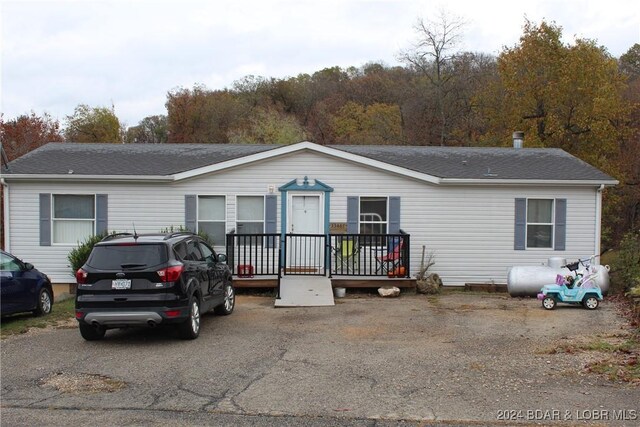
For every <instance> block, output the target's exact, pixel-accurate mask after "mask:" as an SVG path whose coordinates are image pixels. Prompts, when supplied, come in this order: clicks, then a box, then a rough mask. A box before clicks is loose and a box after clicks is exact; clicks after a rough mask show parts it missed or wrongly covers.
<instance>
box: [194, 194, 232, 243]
mask: <svg viewBox="0 0 640 427" xmlns="http://www.w3.org/2000/svg"><path fill="white" fill-rule="evenodd" d="M226 220H227V216H226V200H225V197H224V196H198V232H204V233H206V234H207V236H209V238H210V239H211V241H212V242H213V243H214V244H215V245H224V244H225V230H226Z"/></svg>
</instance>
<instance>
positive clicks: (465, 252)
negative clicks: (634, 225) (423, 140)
mask: <svg viewBox="0 0 640 427" xmlns="http://www.w3.org/2000/svg"><path fill="white" fill-rule="evenodd" d="M304 176H308V177H309V179H319V180H321V181H322V182H323V183H325V184H327V185H329V186H331V187H332V188H333V189H334V192H333V193H331V218H330V221H331V222H344V223H346V222H347V198H348V197H349V196H397V197H399V198H400V205H401V212H400V224H399V226H400V228H402V229H403V230H404V231H406V232H407V233H409V234H411V245H412V246H411V264H412V265H411V270H412V272H415V271H416V269H417V267H418V266H419V264H420V254H421V248H422V245H426V247H427V250H428V251H433V252H434V253H435V262H436V264H435V265H434V266H433V267H432V271H433V272H436V273H438V274H440V275H441V277H442V279H443V282H444V284H445V285H463V284H464V283H466V282H488V281H495V282H496V283H506V275H507V268H508V267H510V266H513V265H541V264H542V263H545V262H546V260H547V258H548V257H550V256H562V257H565V258H567V259H573V258H577V257H585V256H588V255H590V254H592V253H593V252H594V250H595V217H596V188H595V187H561V186H556V187H551V186H548V187H546V188H542V187H531V186H521V187H518V186H478V185H475V186H468V185H466V186H465V185H460V186H450V185H446V186H445V185H440V186H437V185H432V184H427V183H424V182H420V181H417V180H413V179H409V178H406V177H402V176H399V175H395V174H392V173H389V172H386V171H382V170H379V169H374V168H369V167H367V166H363V165H356V164H353V163H350V162H348V161H345V160H342V159H338V158H333V157H330V156H327V155H324V154H321V153H314V152H308V151H302V152H298V153H294V154H291V155H287V156H281V157H277V158H272V159H269V160H264V161H260V162H256V163H252V164H248V165H244V166H238V167H235V168H233V169H229V170H225V171H221V172H217V173H212V174H207V175H204V176H199V177H194V178H190V179H186V180H183V181H180V182H175V183H163V184H152V183H142V184H138V183H117V182H114V183H73V184H72V183H55V182H43V183H29V182H24V183H16V182H10V186H11V191H10V193H9V204H10V224H9V225H10V227H9V229H10V242H11V251H12V252H13V253H15V254H16V255H17V256H18V257H21V258H24V259H26V260H28V261H29V262H32V263H33V264H35V265H36V266H37V267H38V268H39V269H41V270H42V271H44V272H45V273H47V274H49V275H50V277H51V278H52V280H53V281H54V282H56V283H68V282H71V281H73V277H72V276H71V274H70V269H69V267H68V262H67V259H66V257H67V254H68V252H69V250H70V249H71V248H72V247H73V246H70V245H55V244H54V245H52V246H49V247H43V246H40V234H39V227H38V224H39V206H38V204H39V194H40V193H51V194H57V193H66V194H70V193H78V194H108V219H109V230H110V231H113V230H115V231H133V229H132V224H134V223H135V227H136V231H137V232H138V233H143V232H157V231H159V230H161V229H162V228H166V227H169V226H171V225H173V226H178V225H185V195H198V194H212V193H215V194H218V195H225V196H227V199H226V200H227V207H226V210H227V211H226V218H227V222H226V227H227V231H230V230H232V229H233V228H235V218H236V206H235V200H236V197H235V196H242V195H252V196H254V195H264V196H266V195H268V194H269V187H272V188H274V187H275V188H278V187H279V186H281V185H283V184H286V183H287V182H289V181H291V180H292V179H294V178H300V179H301V178H303V177H304ZM276 194H277V196H278V203H276V207H277V222H276V224H277V228H278V231H280V224H281V221H280V218H281V212H280V210H281V203H280V194H279V193H278V192H277V191H276ZM516 198H553V199H556V198H564V199H567V206H568V207H570V208H569V209H567V213H566V214H567V215H566V242H565V250H564V251H562V252H558V251H554V250H553V249H527V250H520V251H516V250H514V221H515V216H514V215H515V209H514V200H515V199H516ZM216 250H217V251H220V252H224V250H225V249H224V246H216Z"/></svg>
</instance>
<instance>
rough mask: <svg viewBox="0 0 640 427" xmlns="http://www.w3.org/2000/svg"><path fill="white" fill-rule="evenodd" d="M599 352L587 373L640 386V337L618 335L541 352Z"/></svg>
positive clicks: (568, 344) (561, 345)
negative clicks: (639, 361) (639, 360)
mask: <svg viewBox="0 0 640 427" xmlns="http://www.w3.org/2000/svg"><path fill="white" fill-rule="evenodd" d="M559 353H560V354H562V353H564V354H572V353H596V355H595V356H596V357H595V358H593V359H592V360H594V359H595V360H594V361H592V362H589V363H587V364H586V365H585V366H584V370H585V371H586V372H592V373H595V374H599V375H603V376H605V377H607V378H608V379H609V380H610V381H621V382H628V383H631V384H634V385H640V364H639V363H638V359H640V336H639V335H638V334H630V335H629V334H614V335H610V336H604V337H602V336H600V337H597V338H596V339H594V340H591V341H585V342H568V343H562V344H560V345H559V346H557V347H552V348H549V349H545V350H542V351H540V352H538V354H559Z"/></svg>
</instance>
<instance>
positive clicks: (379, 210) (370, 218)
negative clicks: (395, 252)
mask: <svg viewBox="0 0 640 427" xmlns="http://www.w3.org/2000/svg"><path fill="white" fill-rule="evenodd" d="M387 218H388V216H387V198H386V197H360V233H361V234H387V227H388V221H387Z"/></svg>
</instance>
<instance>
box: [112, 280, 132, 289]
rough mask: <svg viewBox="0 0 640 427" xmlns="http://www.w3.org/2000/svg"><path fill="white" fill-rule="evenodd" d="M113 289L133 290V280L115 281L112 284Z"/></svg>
mask: <svg viewBox="0 0 640 427" xmlns="http://www.w3.org/2000/svg"><path fill="white" fill-rule="evenodd" d="M111 288H112V289H131V279H115V280H113V281H112V282H111Z"/></svg>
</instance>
